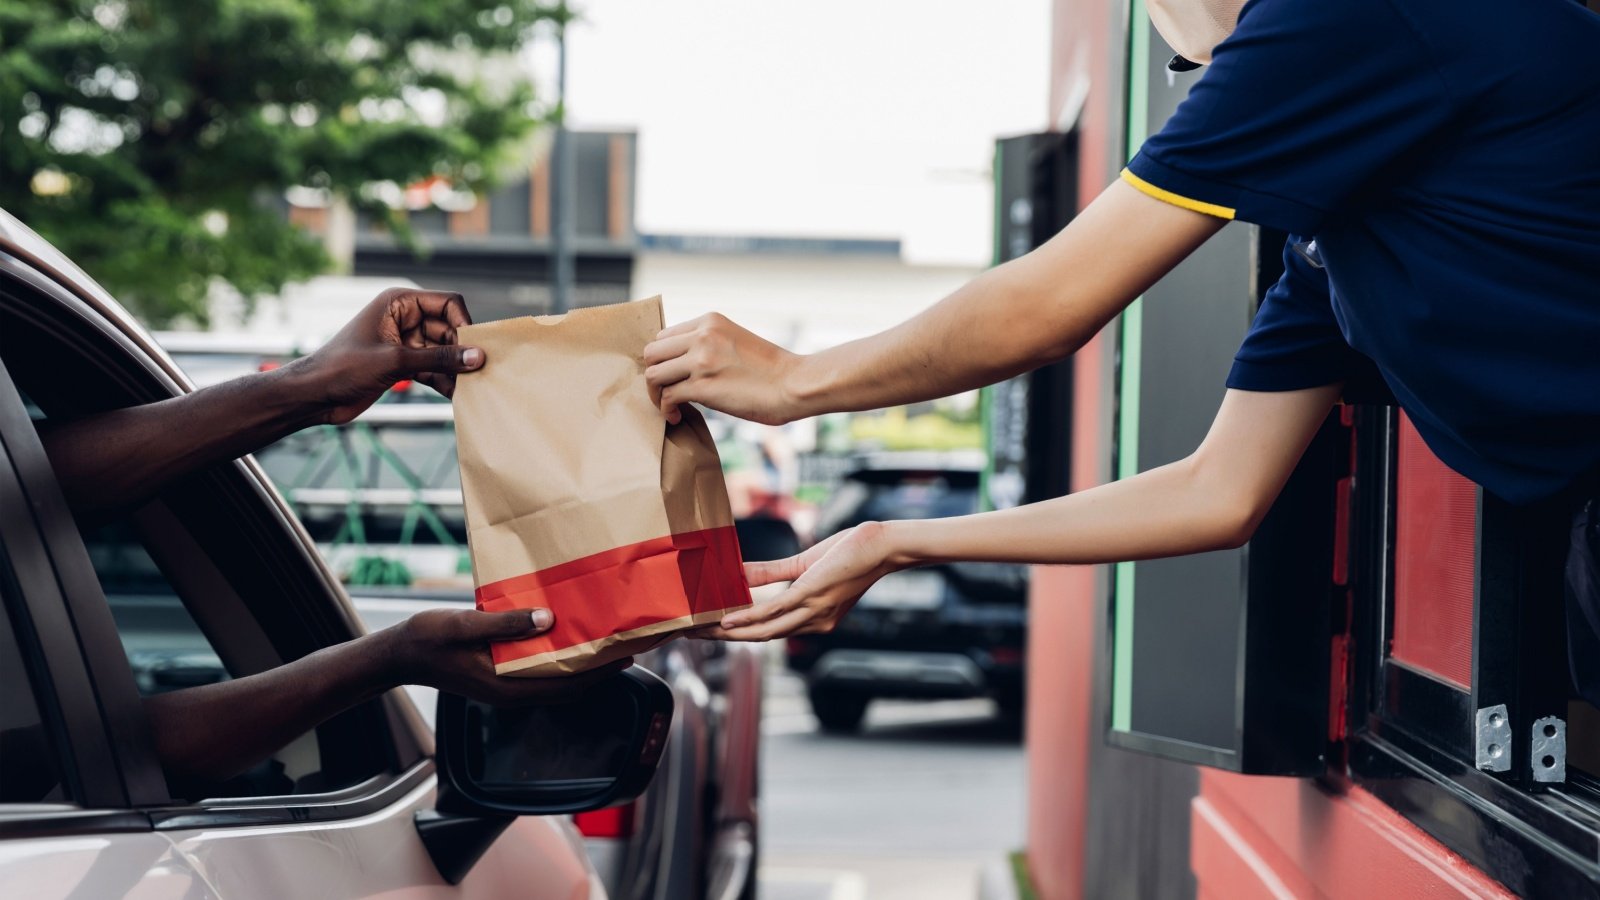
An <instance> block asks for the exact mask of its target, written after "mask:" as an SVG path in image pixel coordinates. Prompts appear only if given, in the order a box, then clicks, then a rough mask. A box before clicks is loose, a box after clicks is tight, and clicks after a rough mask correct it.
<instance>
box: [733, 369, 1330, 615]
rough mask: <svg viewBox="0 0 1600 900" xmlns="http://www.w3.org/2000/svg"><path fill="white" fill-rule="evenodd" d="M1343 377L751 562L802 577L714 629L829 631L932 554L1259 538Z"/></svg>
mask: <svg viewBox="0 0 1600 900" xmlns="http://www.w3.org/2000/svg"><path fill="white" fill-rule="evenodd" d="M1338 395H1339V386H1338V385H1328V386H1326V387H1318V388H1310V389H1306V390H1299V391H1285V392H1282V393H1262V392H1253V391H1238V390H1230V391H1228V393H1227V395H1226V397H1225V398H1224V399H1223V401H1222V408H1221V409H1220V410H1219V411H1218V412H1217V417H1216V419H1215V421H1213V423H1212V425H1211V431H1210V433H1208V434H1207V435H1206V439H1205V441H1204V442H1203V443H1202V444H1201V445H1200V448H1199V449H1198V450H1196V451H1195V452H1194V453H1193V454H1191V455H1190V456H1189V457H1187V458H1186V459H1182V460H1179V461H1178V462H1175V463H1171V464H1169V465H1165V466H1162V467H1160V468H1157V469H1151V470H1150V471H1148V472H1143V473H1140V474H1139V475H1136V476H1134V477H1132V478H1128V479H1124V480H1122V481H1116V482H1112V483H1110V484H1106V485H1101V486H1099V487H1096V488H1092V489H1090V490H1086V491H1079V492H1077V493H1074V494H1068V495H1067V496H1065V497H1060V498H1057V499H1055V500H1047V501H1044V502H1042V503H1034V504H1029V505H1027V506H1019V507H1016V508H1014V509H1007V510H1000V511H997V512H988V513H980V514H978V515H972V516H959V517H954V518H948V519H920V520H906V521H895V522H871V523H867V524H864V525H859V526H857V527H855V528H853V529H850V530H849V531H844V532H841V533H839V534H837V535H835V536H834V537H832V538H829V539H828V540H827V541H824V542H822V543H820V544H818V545H817V546H815V547H813V548H811V549H810V550H808V551H806V552H805V553H803V554H800V555H799V556H795V557H791V558H789V559H785V560H779V561H777V562H761V563H747V564H746V565H745V574H746V576H747V577H748V579H749V581H750V584H751V585H752V586H755V585H762V584H770V583H773V582H780V581H792V582H793V584H791V585H790V586H789V587H788V588H787V589H786V590H785V591H784V592H783V593H782V594H780V595H779V596H777V597H775V598H774V599H772V600H771V601H769V602H766V603H762V604H759V605H757V606H755V607H753V608H751V609H748V610H745V611H743V612H737V613H733V614H731V615H729V616H727V617H726V618H724V619H723V620H722V623H721V627H720V628H717V629H711V630H709V631H707V632H704V636H708V637H718V638H724V639H727V640H751V641H764V640H771V639H772V638H777V637H784V636H786V635H790V634H806V633H809V632H819V631H830V630H832V628H833V626H834V624H835V623H837V622H838V620H839V618H840V617H842V616H843V615H844V614H845V613H846V612H848V611H849V610H850V608H851V607H852V606H854V605H855V602H856V600H857V599H858V598H860V596H861V595H862V594H863V593H865V592H866V590H867V588H869V587H871V586H872V585H873V583H874V582H876V581H877V580H878V579H880V578H882V577H883V576H885V575H887V574H889V573H890V572H894V571H897V570H900V569H905V568H910V567H912V566H920V565H928V564H931V563H940V562H954V561H972V562H1012V563H1044V564H1051V563H1105V562H1120V561H1123V560H1135V559H1151V558H1154V557H1163V556H1180V555H1183V554H1187V553H1199V552H1202V551H1206V550H1220V549H1223V548H1227V547H1237V546H1239V545H1241V544H1243V543H1244V542H1245V541H1247V540H1249V539H1250V535H1251V534H1253V533H1254V532H1255V529H1256V526H1257V525H1258V524H1260V522H1261V519H1262V517H1263V516H1265V515H1266V513H1267V510H1268V509H1269V508H1270V507H1271V506H1272V503H1273V501H1274V500H1275V499H1276V498H1277V496H1278V492H1279V491H1281V490H1282V489H1283V485H1284V482H1286V481H1288V479H1289V474H1290V473H1291V472H1292V471H1293V470H1294V467H1295V464H1296V463H1297V462H1298V461H1299V459H1300V456H1301V454H1303V453H1304V452H1305V448H1306V445H1307V444H1309V443H1310V442H1311V438H1312V437H1313V436H1314V435H1315V434H1316V432H1317V429H1318V428H1319V427H1321V425H1322V422H1323V420H1324V419H1326V418H1327V415H1328V410H1329V409H1330V408H1331V406H1332V404H1333V402H1334V400H1336V399H1337V398H1338Z"/></svg>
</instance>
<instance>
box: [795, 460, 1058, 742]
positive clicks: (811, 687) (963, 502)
mask: <svg viewBox="0 0 1600 900" xmlns="http://www.w3.org/2000/svg"><path fill="white" fill-rule="evenodd" d="M981 473H982V461H981V459H971V458H963V457H960V456H957V455H951V454H914V453H884V454H878V455H874V456H869V457H865V458H863V459H862V460H861V461H860V462H859V463H858V464H857V465H856V467H855V468H854V469H853V470H852V471H850V472H849V473H847V474H846V475H845V476H844V480H843V483H842V484H841V485H840V486H839V488H838V490H837V491H835V493H834V495H833V497H832V498H831V499H830V500H829V501H828V503H827V504H826V505H825V506H824V508H823V511H822V517H821V521H820V522H819V523H818V528H817V537H818V539H819V540H821V539H823V538H826V537H827V536H828V535H830V534H834V533H836V532H839V531H842V530H844V529H846V528H850V527H852V526H854V525H858V524H860V523H862V522H869V521H883V520H888V519H932V518H942V517H946V516H960V515H967V514H969V513H975V512H978V511H979V508H980V505H981V500H980V490H979V487H980V481H981ZM1027 573H1028V570H1027V568H1026V567H1025V566H1019V565H1000V564H994V563H956V564H950V565H940V566H929V567H926V568H921V569H912V570H908V571H905V572H896V573H894V574H892V575H889V576H888V577H886V578H884V579H883V580H881V581H879V582H878V583H877V584H875V585H873V586H872V588H871V589H870V590H868V591H867V593H866V594H865V595H863V596H862V598H861V600H860V602H858V603H857V604H856V606H855V609H853V610H851V611H850V613H849V614H848V615H846V616H845V617H844V618H843V619H842V620H840V622H839V625H838V627H837V628H835V629H834V630H833V632H832V633H829V634H821V635H807V636H804V637H794V638H790V639H789V642H788V660H789V667H790V668H791V669H793V670H795V671H796V672H799V673H800V674H802V675H804V676H805V678H806V684H807V689H808V690H807V693H808V695H809V697H810V700H811V709H812V711H813V712H814V713H815V714H816V716H817V719H818V721H819V722H820V723H821V725H822V728H823V730H825V731H830V732H835V733H843V732H853V731H855V730H857V729H858V728H860V726H861V721H862V719H863V718H864V717H865V715H866V712H867V705H868V704H869V703H871V702H872V700H873V698H875V697H901V698H929V699H933V698H949V697H982V696H989V697H993V698H994V699H995V701H996V702H997V703H998V704H999V706H1000V709H1001V711H1002V712H1003V713H1005V714H1007V715H1013V716H1014V715H1016V714H1018V713H1019V712H1020V711H1021V709H1022V698H1023V671H1024V666H1023V656H1024V650H1025V647H1026V646H1027V632H1028V605H1027V599H1028V574H1027Z"/></svg>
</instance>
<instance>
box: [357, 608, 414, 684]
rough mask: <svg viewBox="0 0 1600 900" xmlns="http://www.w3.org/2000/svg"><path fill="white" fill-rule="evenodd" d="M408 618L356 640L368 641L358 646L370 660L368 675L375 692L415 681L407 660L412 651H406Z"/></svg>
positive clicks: (409, 641)
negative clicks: (370, 668)
mask: <svg viewBox="0 0 1600 900" xmlns="http://www.w3.org/2000/svg"><path fill="white" fill-rule="evenodd" d="M408 622H409V620H407V622H401V623H399V624H398V625H391V626H389V627H388V628H385V629H383V630H382V631H377V632H374V633H372V634H369V635H367V636H366V637H364V638H361V639H360V642H370V643H363V646H362V647H361V650H362V651H363V654H364V657H365V658H366V659H367V660H369V661H370V663H371V666H372V671H371V672H370V677H371V679H372V682H373V685H374V687H375V688H376V691H378V692H382V691H386V690H389V689H390V688H396V687H400V686H402V685H407V684H417V683H418V682H417V680H416V673H415V672H414V671H413V670H412V666H411V663H410V661H411V660H412V659H413V658H414V657H415V654H413V653H411V652H409V648H410V646H411V637H410V635H409V634H407V631H406V626H407V624H408Z"/></svg>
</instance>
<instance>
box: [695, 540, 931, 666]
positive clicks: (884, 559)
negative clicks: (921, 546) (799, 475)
mask: <svg viewBox="0 0 1600 900" xmlns="http://www.w3.org/2000/svg"><path fill="white" fill-rule="evenodd" d="M885 531H886V528H885V526H884V524H883V523H881V522H866V523H863V524H861V525H857V526H856V527H854V528H851V529H849V530H848V531H841V532H839V533H838V534H836V535H834V536H833V537H830V538H828V539H827V540H825V541H823V542H821V543H819V544H817V545H816V546H815V547H812V548H811V549H809V550H807V551H806V552H804V553H802V554H800V555H799V556H791V557H789V558H788V559H780V560H776V561H774V562H753V563H745V565H744V574H745V579H746V580H747V581H749V582H750V586H751V587H760V586H761V585H764V584H773V583H774V582H780V581H789V582H793V583H792V584H790V585H789V587H788V588H786V589H785V590H784V592H783V593H781V594H779V595H778V596H777V597H774V598H773V599H771V600H768V601H766V602H764V603H760V604H757V605H756V606H753V607H751V608H750V609H746V610H741V611H739V612H736V613H729V614H728V615H726V616H724V617H723V619H722V622H721V623H719V625H718V626H717V627H714V628H707V629H702V630H701V631H699V632H697V633H696V634H695V636H696V637H701V638H710V639H714V640H724V641H770V640H773V639H775V638H781V637H788V636H789V635H792V634H817V633H826V632H829V631H832V630H833V629H834V626H836V625H838V624H839V620H840V619H841V618H843V617H844V614H845V613H847V612H849V611H850V609H851V607H853V606H855V605H856V601H857V600H859V599H861V595H862V594H865V593H866V592H867V589H868V588H870V587H872V585H873V584H875V583H876V582H877V581H878V579H880V578H882V577H883V576H885V575H887V574H889V573H890V572H894V571H896V570H898V569H901V568H904V564H903V563H900V562H897V561H895V560H893V559H892V558H891V557H892V554H891V552H890V547H889V541H888V538H887V535H886V534H885Z"/></svg>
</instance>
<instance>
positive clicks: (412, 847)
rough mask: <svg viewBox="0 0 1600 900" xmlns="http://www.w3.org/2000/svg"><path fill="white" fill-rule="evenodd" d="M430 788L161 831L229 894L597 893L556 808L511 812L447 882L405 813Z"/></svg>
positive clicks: (424, 800)
mask: <svg viewBox="0 0 1600 900" xmlns="http://www.w3.org/2000/svg"><path fill="white" fill-rule="evenodd" d="M435 787H436V785H435V783H434V779H432V778H429V779H427V781H425V782H424V783H423V784H422V785H420V786H418V787H417V788H416V789H415V790H413V791H411V792H410V793H409V794H408V795H407V796H405V797H404V798H402V799H401V800H399V801H398V802H396V803H394V804H391V805H390V806H388V807H385V808H384V809H382V810H379V811H378V812H375V813H372V814H370V815H367V816H363V817H361V818H355V819H347V820H342V821H337V822H321V823H314V824H312V823H295V824H293V825H284V826H266V827H242V828H213V829H201V830H193V831H174V832H167V833H166V836H168V837H170V838H171V839H172V841H173V842H174V844H175V845H176V846H177V848H178V850H179V852H180V853H182V854H183V855H184V857H186V858H187V859H188V860H190V861H191V862H192V864H193V865H194V866H195V867H196V869H197V871H199V872H200V873H201V874H202V875H203V876H204V877H205V879H206V881H207V882H208V883H209V884H211V885H213V886H215V888H216V889H217V890H218V891H220V893H221V895H222V896H223V897H226V898H230V900H233V898H262V900H268V898H280V897H316V896H322V897H351V898H355V897H380V896H381V897H384V898H393V900H411V898H416V900H422V898H435V897H438V898H445V897H448V898H452V900H494V898H502V897H513V896H515V897H528V898H550V900H557V898H560V900H583V898H603V897H605V896H606V893H605V888H604V886H602V885H601V884H600V882H599V878H598V877H597V876H596V875H595V874H594V870H593V869H592V868H591V867H590V866H589V865H588V864H587V860H586V858H585V857H584V856H583V855H582V854H581V853H575V852H574V842H573V840H572V839H571V837H570V835H569V834H568V832H567V829H566V827H565V826H564V822H565V820H564V819H563V818H562V817H541V818H535V817H527V816H525V817H522V818H519V819H517V820H516V821H514V822H513V823H512V825H511V827H510V828H509V829H507V830H506V832H505V833H504V834H502V835H501V836H500V838H499V839H498V840H497V841H496V842H495V844H494V845H493V846H492V847H490V849H489V851H488V852H487V853H485V854H484V856H483V858H482V859H481V860H479V861H478V863H477V864H476V865H475V866H473V868H472V870H471V871H470V872H468V873H467V877H466V878H465V879H463V880H462V882H461V884H460V885H450V884H446V883H445V882H444V880H443V879H441V878H440V877H439V873H438V871H437V870H436V869H435V868H434V866H433V863H432V861H431V860H430V859H429V858H428V854H427V852H426V850H425V849H424V848H423V846H422V841H421V840H420V839H419V838H418V836H417V829H416V826H415V824H414V823H413V821H412V816H413V815H414V814H415V813H417V812H420V811H423V810H428V809H432V808H433V800H434V792H435ZM107 896H109V895H107Z"/></svg>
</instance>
